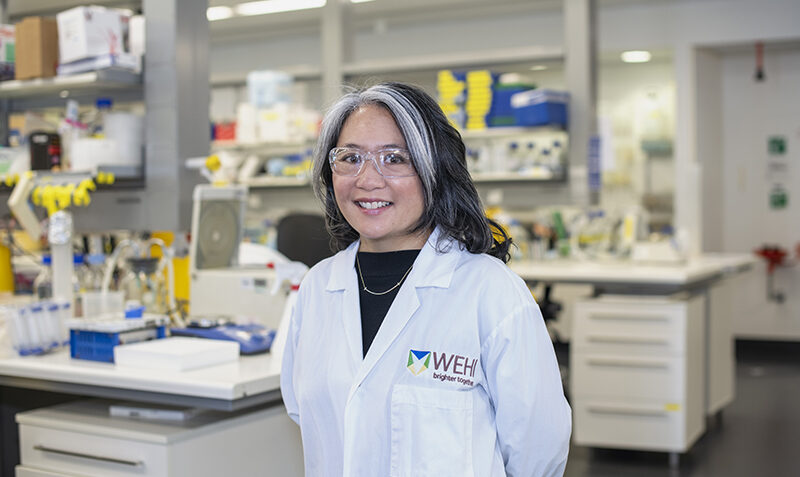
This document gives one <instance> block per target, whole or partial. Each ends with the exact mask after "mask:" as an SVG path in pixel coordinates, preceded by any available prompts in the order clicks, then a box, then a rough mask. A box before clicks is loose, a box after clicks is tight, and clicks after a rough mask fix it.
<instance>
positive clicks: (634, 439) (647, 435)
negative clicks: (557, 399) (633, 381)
mask: <svg viewBox="0 0 800 477" xmlns="http://www.w3.org/2000/svg"><path fill="white" fill-rule="evenodd" d="M573 410H574V413H575V421H576V422H580V425H576V426H575V428H574V431H573V440H574V441H575V443H576V444H579V445H586V446H597V447H610V448H621V449H639V450H652V451H665V450H667V451H670V452H685V451H687V450H688V449H689V447H690V446H691V444H692V443H693V442H694V441H695V440H696V439H697V438H698V437H699V436H700V434H701V433H702V432H703V426H702V425H699V424H700V423H701V422H702V421H701V419H699V418H698V419H691V418H689V416H688V415H687V411H691V410H687V409H686V407H685V406H681V405H679V404H676V403H667V402H663V401H655V400H645V401H637V400H631V399H626V400H603V399H582V400H580V401H579V402H576V403H574V404H573ZM698 417H699V416H698ZM632 443H635V445H632Z"/></svg>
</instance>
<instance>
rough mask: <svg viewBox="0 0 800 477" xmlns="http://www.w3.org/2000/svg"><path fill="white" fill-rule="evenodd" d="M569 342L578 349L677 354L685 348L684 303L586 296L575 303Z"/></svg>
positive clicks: (665, 300)
mask: <svg viewBox="0 0 800 477" xmlns="http://www.w3.org/2000/svg"><path fill="white" fill-rule="evenodd" d="M573 326H574V329H573V337H572V345H574V346H575V347H576V348H578V349H581V350H591V351H599V352H616V351H617V350H619V349H621V348H624V349H625V350H626V353H631V354H651V355H652V354H655V355H671V356H680V355H683V354H684V353H685V352H686V339H687V335H686V326H687V323H686V313H685V306H684V305H683V304H681V303H675V301H673V300H667V299H660V300H653V299H648V300H645V301H643V302H639V303H637V302H633V301H631V300H630V299H624V300H620V301H614V300H611V299H597V300H587V301H582V302H580V303H579V304H576V310H575V321H574V325H573Z"/></svg>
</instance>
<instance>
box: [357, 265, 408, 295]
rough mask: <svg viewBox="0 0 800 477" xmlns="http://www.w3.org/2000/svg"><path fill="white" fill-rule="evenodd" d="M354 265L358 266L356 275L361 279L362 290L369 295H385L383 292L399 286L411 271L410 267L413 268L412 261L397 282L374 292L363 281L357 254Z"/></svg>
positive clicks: (385, 292)
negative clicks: (390, 286) (384, 289)
mask: <svg viewBox="0 0 800 477" xmlns="http://www.w3.org/2000/svg"><path fill="white" fill-rule="evenodd" d="M356 267H357V268H358V277H359V278H360V279H361V285H363V286H364V291H365V292H367V293H369V294H370V295H375V296H380V295H385V294H387V293H389V292H390V291H392V290H394V289H395V288H397V287H399V286H400V284H401V283H403V280H405V279H406V277H407V276H408V274H409V273H411V269H412V268H414V264H413V263H412V264H411V266H410V267H408V270H406V273H405V274H403V278H401V279H400V281H399V282H397V283H395V284H394V286H393V287H392V288H390V289H388V290H386V291H382V292H374V291H372V290H370V289H369V288H367V282H365V281H364V275H362V274H361V263H359V261H358V255H356Z"/></svg>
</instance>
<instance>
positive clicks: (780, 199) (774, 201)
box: [769, 184, 789, 210]
mask: <svg viewBox="0 0 800 477" xmlns="http://www.w3.org/2000/svg"><path fill="white" fill-rule="evenodd" d="M787 205H789V192H787V191H786V189H785V188H784V187H783V186H782V185H780V184H775V185H774V186H772V190H771V191H770V193H769V208H770V209H774V210H780V209H785V208H786V206H787Z"/></svg>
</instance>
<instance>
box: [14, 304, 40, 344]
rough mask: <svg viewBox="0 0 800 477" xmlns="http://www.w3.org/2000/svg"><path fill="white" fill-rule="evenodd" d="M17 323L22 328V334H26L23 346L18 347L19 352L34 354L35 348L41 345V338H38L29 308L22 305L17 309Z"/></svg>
mask: <svg viewBox="0 0 800 477" xmlns="http://www.w3.org/2000/svg"><path fill="white" fill-rule="evenodd" d="M19 324H20V329H21V330H23V334H24V335H25V336H27V339H26V340H25V346H23V347H22V348H20V353H19V354H20V355H22V356H27V355H29V354H35V353H36V349H37V348H39V346H41V340H40V339H39V330H38V329H37V328H36V325H35V323H34V322H33V320H32V319H31V311H30V308H28V307H24V308H20V309H19Z"/></svg>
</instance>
